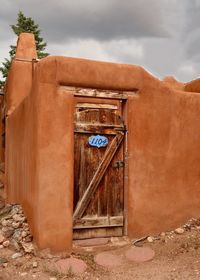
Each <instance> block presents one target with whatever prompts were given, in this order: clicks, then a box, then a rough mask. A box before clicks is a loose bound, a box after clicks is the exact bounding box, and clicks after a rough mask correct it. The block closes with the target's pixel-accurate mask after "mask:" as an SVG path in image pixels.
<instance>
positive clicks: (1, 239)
mask: <svg viewBox="0 0 200 280" xmlns="http://www.w3.org/2000/svg"><path fill="white" fill-rule="evenodd" d="M4 240H5V237H4V236H3V234H2V233H0V244H1V243H3V242H4Z"/></svg>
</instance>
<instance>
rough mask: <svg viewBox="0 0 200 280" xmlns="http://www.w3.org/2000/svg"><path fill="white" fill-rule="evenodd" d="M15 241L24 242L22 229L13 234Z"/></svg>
mask: <svg viewBox="0 0 200 280" xmlns="http://www.w3.org/2000/svg"><path fill="white" fill-rule="evenodd" d="M13 239H15V240H16V241H21V240H22V235H21V230H20V229H17V230H15V232H14V234H13Z"/></svg>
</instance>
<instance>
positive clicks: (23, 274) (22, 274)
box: [20, 272, 28, 277]
mask: <svg viewBox="0 0 200 280" xmlns="http://www.w3.org/2000/svg"><path fill="white" fill-rule="evenodd" d="M27 274H28V273H27V272H21V273H20V276H22V277H24V276H26V275H27Z"/></svg>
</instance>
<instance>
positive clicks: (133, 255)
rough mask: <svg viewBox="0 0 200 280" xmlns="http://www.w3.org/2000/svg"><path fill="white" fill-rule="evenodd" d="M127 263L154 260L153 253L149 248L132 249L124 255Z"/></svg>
mask: <svg viewBox="0 0 200 280" xmlns="http://www.w3.org/2000/svg"><path fill="white" fill-rule="evenodd" d="M125 256H126V258H127V259H128V260H129V261H135V262H146V261H150V260H152V259H153V258H154V256H155V252H154V251H153V250H152V249H151V248H149V247H132V248H131V249H128V250H127V251H126V253H125Z"/></svg>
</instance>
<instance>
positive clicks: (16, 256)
mask: <svg viewBox="0 0 200 280" xmlns="http://www.w3.org/2000/svg"><path fill="white" fill-rule="evenodd" d="M22 256H23V254H22V253H20V252H19V253H14V254H13V255H12V257H11V258H12V259H18V258H21V257H22Z"/></svg>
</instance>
